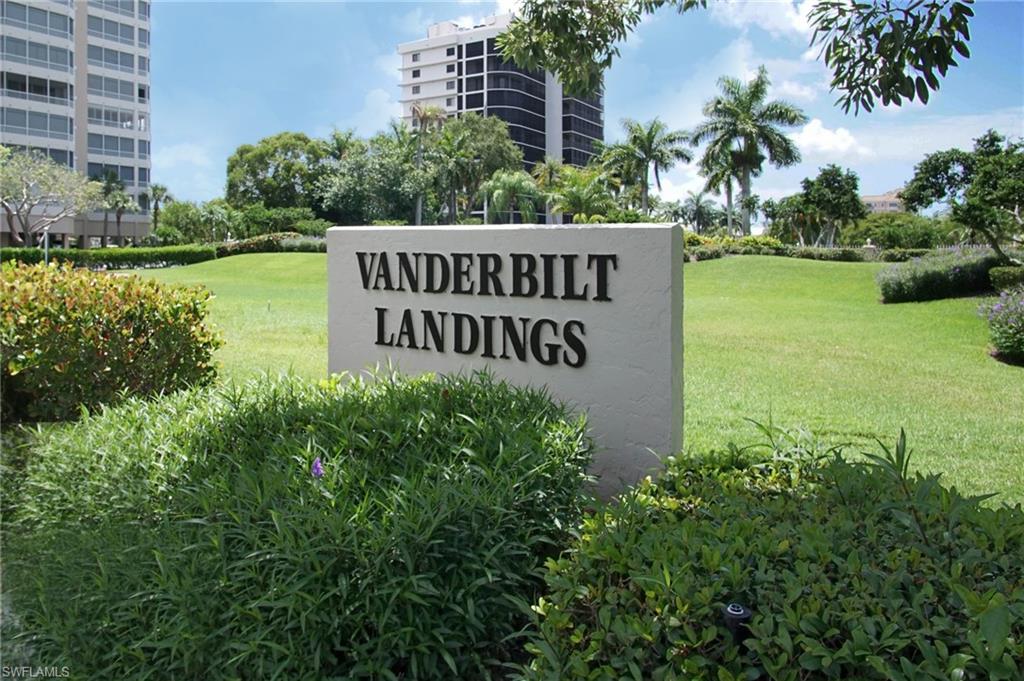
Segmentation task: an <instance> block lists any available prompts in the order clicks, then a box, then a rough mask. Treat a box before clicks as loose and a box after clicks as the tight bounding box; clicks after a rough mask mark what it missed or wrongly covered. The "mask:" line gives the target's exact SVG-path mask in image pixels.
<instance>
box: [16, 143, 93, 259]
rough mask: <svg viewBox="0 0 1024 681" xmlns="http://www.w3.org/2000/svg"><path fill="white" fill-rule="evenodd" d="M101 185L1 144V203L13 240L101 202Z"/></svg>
mask: <svg viewBox="0 0 1024 681" xmlns="http://www.w3.org/2000/svg"><path fill="white" fill-rule="evenodd" d="M100 202H101V198H100V187H99V185H98V184H97V183H96V182H90V181H89V180H88V179H87V178H86V177H85V176H84V175H82V174H81V173H77V172H75V171H74V170H72V169H71V168H68V167H67V166H64V165H61V164H59V163H57V162H56V161H54V160H53V159H51V158H50V157H49V156H46V155H45V154H42V153H40V152H37V151H30V152H27V153H26V152H15V151H12V150H10V149H8V148H7V147H4V146H0V205H2V206H3V209H4V214H5V218H6V221H7V228H8V230H9V231H10V234H11V238H12V239H13V240H14V242H15V243H19V244H20V243H25V242H26V241H31V240H32V238H33V237H34V236H37V235H39V234H41V233H42V232H43V231H44V230H46V229H47V228H48V227H50V226H51V225H53V224H54V223H56V222H58V221H60V220H62V219H64V218H66V217H71V216H73V215H77V214H79V213H84V212H85V211H87V210H91V209H93V208H96V207H97V206H99V205H100Z"/></svg>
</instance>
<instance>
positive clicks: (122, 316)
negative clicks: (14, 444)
mask: <svg viewBox="0 0 1024 681" xmlns="http://www.w3.org/2000/svg"><path fill="white" fill-rule="evenodd" d="M2 273H3V278H2V281H0V292H2V296H0V378H2V383H0V411H2V413H3V417H4V418H5V419H14V420H32V421H35V420H42V421H59V420H66V419H72V418H75V417H77V416H78V415H79V410H80V408H81V407H86V408H90V409H91V408H95V407H96V406H98V405H100V404H110V403H113V402H117V401H119V400H120V399H122V398H123V397H124V396H125V395H154V394H158V393H163V392H169V391H173V390H178V389H180V388H184V387H186V386H189V385H193V384H198V385H202V384H204V383H208V382H210V381H212V380H213V378H214V377H215V376H216V368H215V366H214V364H213V360H212V355H213V351H214V350H215V349H216V348H217V347H218V346H219V345H220V341H219V339H218V338H217V336H216V335H215V334H213V333H212V332H210V331H209V330H208V329H207V328H206V327H205V325H204V321H205V318H206V312H207V303H208V301H209V298H210V294H209V292H207V291H205V290H203V289H192V288H184V287H169V286H163V285H161V284H158V283H157V282H155V281H151V280H143V279H140V278H138V277H134V276H127V277H126V276H112V275H109V274H103V273H98V272H91V271H89V270H84V269H73V268H72V267H71V265H70V264H69V263H65V264H63V265H62V266H59V267H58V266H57V265H50V266H46V265H43V264H37V265H25V264H21V263H5V264H4V265H3V269H2Z"/></svg>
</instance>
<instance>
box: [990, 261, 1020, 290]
mask: <svg viewBox="0 0 1024 681" xmlns="http://www.w3.org/2000/svg"><path fill="white" fill-rule="evenodd" d="M988 278H989V281H991V282H992V288H994V289H995V290H997V291H1006V290H1008V289H1011V288H1014V287H1016V286H1024V267H1021V266H1019V265H1016V266H1013V267H993V268H992V269H990V270H989V271H988Z"/></svg>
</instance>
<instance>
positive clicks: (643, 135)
mask: <svg viewBox="0 0 1024 681" xmlns="http://www.w3.org/2000/svg"><path fill="white" fill-rule="evenodd" d="M622 127H623V129H624V130H625V131H626V140H625V141H624V142H622V143H620V144H615V145H612V146H611V147H609V148H608V149H607V151H608V160H609V162H610V163H611V164H612V165H614V166H617V167H619V168H621V169H623V170H624V171H625V172H627V173H629V172H632V173H635V174H636V175H637V176H638V177H637V179H638V180H639V184H640V210H641V211H643V213H644V215H650V214H651V210H650V200H649V197H648V195H649V192H650V181H649V177H650V171H651V167H653V168H654V182H655V184H656V185H657V187H658V191H661V172H662V171H664V170H668V169H669V168H671V167H672V166H674V165H675V164H676V162H677V161H683V162H688V161H690V160H692V159H693V154H691V153H690V150H689V149H687V145H688V144H689V137H688V136H687V134H686V133H685V132H683V131H682V130H669V129H668V127H667V126H666V125H665V124H664V123H662V122H661V121H660V120H658V119H657V118H655V119H654V120H653V121H650V122H649V123H646V124H644V123H639V122H638V121H634V120H632V119H629V118H626V119H624V120H623V121H622Z"/></svg>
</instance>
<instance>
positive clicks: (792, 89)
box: [772, 80, 818, 102]
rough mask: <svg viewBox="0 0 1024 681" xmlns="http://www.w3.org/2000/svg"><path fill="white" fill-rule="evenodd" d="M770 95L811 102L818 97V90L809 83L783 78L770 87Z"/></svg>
mask: <svg viewBox="0 0 1024 681" xmlns="http://www.w3.org/2000/svg"><path fill="white" fill-rule="evenodd" d="M772 95H773V96H776V97H781V98H783V99H797V100H801V101H804V102H813V101H814V100H815V99H817V98H818V91H817V90H816V89H815V88H814V87H812V86H810V85H804V84H803V83H798V82H797V81H795V80H784V81H781V82H780V83H779V84H778V85H774V86H773V87H772Z"/></svg>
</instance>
